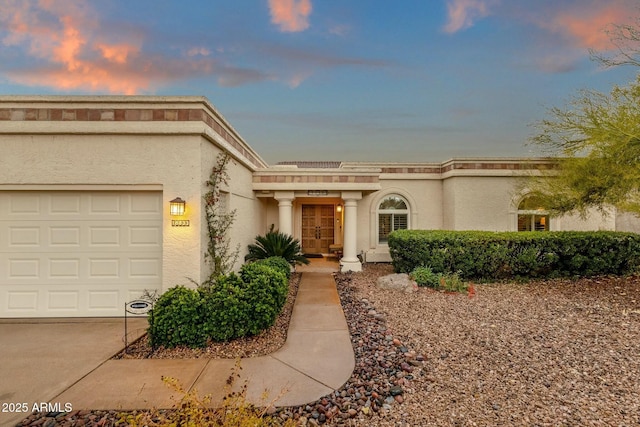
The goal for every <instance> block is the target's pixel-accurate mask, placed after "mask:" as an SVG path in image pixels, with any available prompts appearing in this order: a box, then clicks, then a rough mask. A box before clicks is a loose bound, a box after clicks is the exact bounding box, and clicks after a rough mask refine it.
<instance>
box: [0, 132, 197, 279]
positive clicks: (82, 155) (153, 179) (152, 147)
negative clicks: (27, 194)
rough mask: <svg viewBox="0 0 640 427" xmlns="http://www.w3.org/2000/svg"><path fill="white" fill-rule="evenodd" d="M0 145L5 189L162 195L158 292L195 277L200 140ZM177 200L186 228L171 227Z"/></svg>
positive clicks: (13, 141) (26, 140)
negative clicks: (183, 206) (183, 203)
mask: <svg viewBox="0 0 640 427" xmlns="http://www.w3.org/2000/svg"><path fill="white" fill-rule="evenodd" d="M0 145H1V147H0V148H1V150H2V152H3V153H4V154H3V156H2V162H1V164H0V183H1V184H2V186H3V187H4V188H12V189H16V190H19V189H26V188H31V189H34V188H40V189H48V190H55V189H57V188H62V187H61V186H64V185H67V186H68V185H71V186H72V187H64V188H65V189H73V188H78V189H88V190H93V191H100V190H118V189H120V190H123V189H128V190H134V191H135V190H136V189H149V188H152V189H155V190H159V191H162V193H163V197H162V200H163V207H166V209H165V210H164V212H165V214H164V218H163V269H162V277H163V288H165V289H166V288H167V287H170V286H172V285H174V284H176V283H184V278H185V277H194V278H197V277H199V276H200V268H201V267H200V262H199V258H200V257H199V250H200V245H199V243H200V238H201V237H200V233H199V230H200V227H201V221H200V212H201V201H200V197H199V194H200V183H199V182H198V180H197V179H194V171H197V170H199V162H200V138H199V137H196V136H186V137H183V138H181V140H180V142H179V143H176V139H175V137H169V136H143V135H135V136H134V135H121V136H113V135H111V136H100V135H29V136H26V135H3V136H2V139H1V144H0ZM196 178H197V175H196ZM27 185H28V187H27ZM178 196H179V197H182V198H183V199H184V200H186V201H187V212H186V215H185V217H186V218H188V219H189V220H190V221H191V226H190V227H171V217H170V216H169V214H168V207H169V201H170V200H171V199H173V198H175V197H178Z"/></svg>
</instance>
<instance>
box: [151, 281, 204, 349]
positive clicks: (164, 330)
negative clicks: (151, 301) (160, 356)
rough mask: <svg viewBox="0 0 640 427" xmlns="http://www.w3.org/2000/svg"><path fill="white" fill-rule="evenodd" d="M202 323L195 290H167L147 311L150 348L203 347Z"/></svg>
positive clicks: (199, 305)
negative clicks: (161, 346)
mask: <svg viewBox="0 0 640 427" xmlns="http://www.w3.org/2000/svg"><path fill="white" fill-rule="evenodd" d="M202 322H203V317H202V309H201V301H200V295H199V294H198V291H196V290H194V289H188V288H185V287H184V286H176V287H174V288H171V289H169V290H168V291H167V292H165V293H164V294H162V295H161V296H160V298H159V299H158V301H157V302H156V303H155V305H154V306H153V309H152V310H151V311H150V312H149V337H150V339H151V345H152V346H154V347H156V346H158V345H164V346H166V347H176V346H179V345H186V346H189V347H203V346H204V345H205V344H206V342H207V335H206V333H205V332H204V330H203V329H202Z"/></svg>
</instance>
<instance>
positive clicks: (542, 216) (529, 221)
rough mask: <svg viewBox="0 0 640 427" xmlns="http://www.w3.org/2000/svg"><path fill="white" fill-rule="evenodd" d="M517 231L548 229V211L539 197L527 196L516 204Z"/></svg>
mask: <svg viewBox="0 0 640 427" xmlns="http://www.w3.org/2000/svg"><path fill="white" fill-rule="evenodd" d="M518 231H549V213H548V212H547V211H546V210H545V209H544V207H543V205H542V203H541V201H540V199H539V198H537V197H535V196H528V197H525V198H524V199H522V201H521V202H520V204H519V205H518Z"/></svg>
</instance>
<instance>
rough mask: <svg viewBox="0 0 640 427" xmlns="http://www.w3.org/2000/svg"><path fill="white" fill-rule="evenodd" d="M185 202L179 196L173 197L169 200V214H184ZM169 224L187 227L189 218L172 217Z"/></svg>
mask: <svg viewBox="0 0 640 427" xmlns="http://www.w3.org/2000/svg"><path fill="white" fill-rule="evenodd" d="M186 204H187V202H185V201H184V200H182V199H181V198H180V197H176V198H175V199H173V200H171V201H170V202H169V213H170V214H171V216H182V215H184V207H185V205H186ZM171 225H172V226H173V227H188V226H189V220H188V219H172V220H171Z"/></svg>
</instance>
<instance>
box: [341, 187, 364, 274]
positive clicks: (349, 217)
mask: <svg viewBox="0 0 640 427" xmlns="http://www.w3.org/2000/svg"><path fill="white" fill-rule="evenodd" d="M360 199H362V193H361V192H360V191H343V192H342V200H344V242H343V249H344V251H343V256H342V259H341V260H340V270H341V271H362V263H361V262H360V260H359V259H358V253H357V238H358V200H360Z"/></svg>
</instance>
